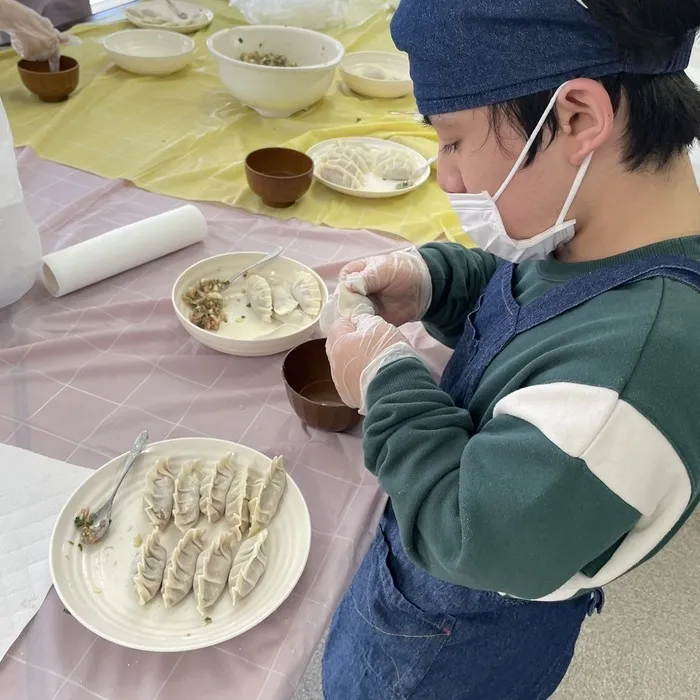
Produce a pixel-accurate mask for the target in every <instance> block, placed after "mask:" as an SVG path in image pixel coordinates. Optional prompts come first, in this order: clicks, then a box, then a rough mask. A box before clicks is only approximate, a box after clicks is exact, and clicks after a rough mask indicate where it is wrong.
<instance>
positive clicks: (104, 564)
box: [49, 438, 311, 652]
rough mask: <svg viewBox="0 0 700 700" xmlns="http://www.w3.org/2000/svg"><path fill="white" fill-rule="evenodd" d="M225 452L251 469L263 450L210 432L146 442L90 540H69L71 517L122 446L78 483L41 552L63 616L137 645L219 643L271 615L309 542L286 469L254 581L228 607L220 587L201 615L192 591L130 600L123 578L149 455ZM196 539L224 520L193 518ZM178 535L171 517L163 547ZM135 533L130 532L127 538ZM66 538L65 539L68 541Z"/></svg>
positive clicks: (98, 486) (110, 476)
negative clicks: (168, 598) (104, 527)
mask: <svg viewBox="0 0 700 700" xmlns="http://www.w3.org/2000/svg"><path fill="white" fill-rule="evenodd" d="M228 452H234V453H235V454H237V455H240V456H241V457H242V458H243V459H244V460H247V461H250V462H252V464H251V467H250V469H251V472H256V471H257V472H258V474H261V473H262V472H263V471H264V470H265V469H267V468H268V466H269V464H270V459H268V458H267V457H265V456H264V455H262V454H260V453H259V452H256V451H255V450H252V449H250V448H249V447H245V446H244V445H237V444H235V443H231V442H227V441H225V440H214V439H210V438H181V439H177V440H165V441H163V442H156V443H153V444H152V445H150V446H149V447H148V449H147V450H146V452H144V454H143V455H142V456H141V457H139V459H138V460H137V462H136V464H135V465H134V466H133V467H132V469H131V471H130V472H129V474H128V476H127V478H126V479H125V481H124V483H123V485H122V487H121V489H120V491H119V493H118V494H117V498H116V501H115V503H114V510H113V513H112V518H113V520H112V526H111V528H110V530H109V533H108V534H107V537H106V538H105V540H104V541H103V542H101V543H99V544H97V545H93V546H91V547H90V546H83V547H82V551H81V550H80V548H79V547H78V546H77V543H78V531H77V530H76V528H75V526H74V524H73V519H74V517H75V515H76V513H77V512H78V511H79V510H80V509H81V508H83V507H85V506H93V507H96V506H97V505H99V504H101V503H102V502H103V501H104V499H105V497H106V496H107V494H108V493H109V491H110V490H111V489H112V488H113V486H114V484H115V482H116V477H117V474H118V472H119V469H120V468H121V465H122V464H123V462H124V459H125V457H126V455H122V456H121V457H118V458H117V459H114V460H112V461H111V462H108V463H107V464H105V465H104V466H103V467H102V468H101V469H98V470H97V471H96V472H95V473H94V474H92V475H91V476H89V477H88V479H87V480H86V481H85V482H84V483H83V484H81V485H80V487H78V489H77V490H76V491H75V493H74V494H73V495H72V496H71V497H70V499H69V500H68V502H67V503H66V505H65V506H64V508H63V510H62V511H61V514H60V515H59V516H58V520H57V521H56V525H55V526H54V530H53V534H52V536H51V545H50V551H49V561H50V565H51V576H52V578H53V583H54V586H55V587H56V591H57V592H58V595H59V596H60V598H61V600H62V601H63V604H64V605H65V606H66V608H67V609H68V610H69V612H70V613H71V615H73V617H74V618H75V619H76V620H78V621H79V622H80V623H82V624H83V625H85V627H87V628H88V629H90V630H92V631H93V632H95V634H98V635H99V636H100V637H103V638H104V639H107V640H108V641H110V642H114V643H115V644H119V645H121V646H124V647H130V648H132V649H139V650H142V651H160V652H164V651H168V652H171V651H188V650H190V649H201V648H203V647H208V646H212V645H214V644H220V643H221V642H224V641H226V640H227V639H231V638H232V637H236V636H238V635H239V634H243V632H246V631H247V630H249V629H251V628H252V627H255V625H257V624H258V623H260V622H262V620H264V619H265V618H266V617H268V616H269V615H271V614H272V613H273V612H274V611H275V610H276V609H277V608H278V607H279V606H280V605H281V604H282V603H283V602H284V601H285V600H286V598H287V597H288V596H289V594H290V593H291V592H292V590H293V588H294V586H296V584H297V582H298V580H299V578H300V577H301V574H302V572H303V571H304V567H305V566H306V561H307V559H308V556H309V548H310V546H311V521H310V519H309V511H308V509H307V507H306V502H305V501H304V497H303V496H302V494H301V491H300V490H299V487H298V486H297V485H296V484H295V483H294V481H293V480H292V479H291V477H287V487H286V489H285V493H284V496H283V497H282V502H281V503H280V507H279V510H278V512H277V515H276V516H275V517H274V519H273V520H272V522H271V523H270V526H269V528H268V530H269V537H268V538H267V555H268V562H267V569H266V571H265V573H264V574H263V576H262V578H261V579H260V582H259V584H258V585H257V586H256V588H255V589H254V590H253V591H252V593H250V595H249V596H248V597H247V598H244V599H243V600H242V601H241V602H240V603H239V604H238V605H237V606H236V608H235V609H234V607H233V605H232V604H231V596H230V595H229V592H228V590H224V592H223V594H222V596H221V598H220V599H219V600H218V602H217V603H216V604H215V605H214V606H213V607H212V608H211V610H210V612H209V617H210V618H211V622H208V623H207V622H206V621H204V620H203V619H202V616H201V615H200V614H199V613H198V612H197V608H196V604H195V600H194V595H193V594H192V593H190V594H189V595H188V596H187V598H186V599H185V600H184V601H183V602H182V603H180V604H179V605H177V606H176V607H174V608H171V609H170V610H166V609H165V607H164V605H163V600H162V598H161V597H160V595H157V596H156V597H155V598H154V599H153V600H151V601H150V602H149V603H147V604H146V605H145V606H143V607H142V606H141V605H139V602H138V599H137V597H136V593H135V591H134V588H133V583H132V580H131V566H132V562H133V559H134V557H135V556H136V554H137V552H138V547H137V546H135V541H134V540H135V538H137V536H138V535H141V537H143V538H144V539H145V537H146V535H147V534H148V533H149V532H150V531H151V526H150V524H149V522H148V519H147V518H146V516H145V514H144V512H143V505H142V494H143V487H144V482H145V478H146V473H147V472H148V470H149V469H150V468H151V466H152V465H153V462H154V461H155V459H156V458H157V457H165V456H168V457H170V458H171V460H172V462H173V463H174V464H175V466H176V467H179V466H180V465H181V464H182V463H183V462H184V461H186V460H188V459H194V458H201V459H203V460H205V461H206V462H213V461H215V460H218V459H221V457H223V456H224V455H225V454H227V453H228ZM198 527H202V528H203V529H204V530H205V531H206V537H205V540H206V544H210V543H211V541H212V540H213V538H214V537H215V536H216V535H218V534H219V532H221V531H223V530H224V529H225V528H226V524H225V523H223V522H220V523H216V524H215V525H210V524H209V523H208V522H207V521H206V518H203V517H202V518H200V520H199V524H198ZM180 536H181V533H180V531H179V530H178V529H177V528H176V527H175V525H174V524H173V523H172V522H171V523H170V526H169V527H168V529H167V530H166V531H165V532H164V535H163V539H162V541H163V544H164V545H165V546H166V548H167V549H168V554H170V552H172V550H173V548H174V547H175V545H176V544H177V541H178V540H179V538H180ZM137 541H138V540H137ZM70 542H75V544H70Z"/></svg>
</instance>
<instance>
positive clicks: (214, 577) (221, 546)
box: [193, 530, 241, 615]
mask: <svg viewBox="0 0 700 700" xmlns="http://www.w3.org/2000/svg"><path fill="white" fill-rule="evenodd" d="M240 539H241V533H240V532H239V531H238V530H234V531H233V532H225V533H223V534H222V535H220V536H219V537H218V538H217V539H216V540H214V543H213V544H212V545H211V546H210V547H207V548H206V549H205V550H204V551H203V552H202V553H201V554H200V555H199V559H198V560H197V570H196V572H195V575H194V584H193V589H194V597H195V599H196V600H197V610H199V612H200V613H201V614H202V615H205V614H206V610H207V608H210V607H211V606H212V605H214V603H216V601H217V600H219V596H220V595H221V593H222V592H223V590H224V588H226V583H227V582H228V576H229V573H230V572H231V564H232V563H233V550H234V547H237V546H238V543H239V542H240Z"/></svg>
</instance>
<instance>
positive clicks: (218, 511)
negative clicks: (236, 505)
mask: <svg viewBox="0 0 700 700" xmlns="http://www.w3.org/2000/svg"><path fill="white" fill-rule="evenodd" d="M234 469H235V466H234V462H233V455H232V454H230V453H229V454H227V455H226V456H225V457H224V458H223V459H220V460H219V461H218V462H217V463H216V464H215V465H214V467H213V469H211V470H210V471H209V472H208V473H207V474H206V476H205V477H204V479H203V481H202V490H201V497H200V500H199V508H200V510H201V511H202V514H203V515H206V516H207V520H208V521H209V522H210V523H215V522H218V521H219V520H220V519H221V517H222V516H223V514H224V512H225V511H226V495H227V494H228V490H229V488H230V487H231V482H232V481H233V473H234Z"/></svg>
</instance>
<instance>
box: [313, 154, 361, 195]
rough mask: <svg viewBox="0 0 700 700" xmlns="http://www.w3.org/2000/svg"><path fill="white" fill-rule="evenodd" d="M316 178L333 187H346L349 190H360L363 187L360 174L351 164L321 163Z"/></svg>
mask: <svg viewBox="0 0 700 700" xmlns="http://www.w3.org/2000/svg"><path fill="white" fill-rule="evenodd" d="M318 176H319V177H320V178H321V179H322V180H326V182H330V183H331V184H333V185H338V186H339V187H347V188H349V189H351V190H361V189H363V187H364V180H363V179H362V173H360V172H359V171H358V170H357V166H355V165H353V164H352V163H341V162H340V161H328V162H326V163H322V164H321V166H320V167H319V169H318Z"/></svg>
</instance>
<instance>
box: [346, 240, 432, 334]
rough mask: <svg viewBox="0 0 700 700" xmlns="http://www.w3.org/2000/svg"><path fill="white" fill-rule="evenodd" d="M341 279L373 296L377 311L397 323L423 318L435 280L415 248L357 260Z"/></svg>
mask: <svg viewBox="0 0 700 700" xmlns="http://www.w3.org/2000/svg"><path fill="white" fill-rule="evenodd" d="M339 278H340V280H341V281H342V282H345V284H346V285H347V287H348V288H349V289H350V290H351V291H353V292H356V293H358V294H362V295H364V296H368V297H370V298H371V300H372V301H373V302H374V306H375V307H376V310H377V313H378V314H379V315H380V316H381V317H382V318H383V319H385V320H386V321H388V322H389V323H391V324H393V325H395V326H402V325H403V324H404V323H410V322H411V321H420V320H421V319H422V318H423V316H425V314H426V312H427V311H428V309H429V308H430V302H431V300H432V296H433V283H432V280H431V279H430V271H429V270H428V266H427V265H426V264H425V261H424V260H423V258H422V257H421V254H420V253H419V252H418V250H417V249H416V248H409V249H408V250H400V251H397V252H395V253H389V254H388V255H377V256H374V257H371V258H365V259H364V260H356V261H355V262H351V263H350V264H349V265H346V266H345V267H344V268H343V269H342V270H341V271H340V275H339Z"/></svg>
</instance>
